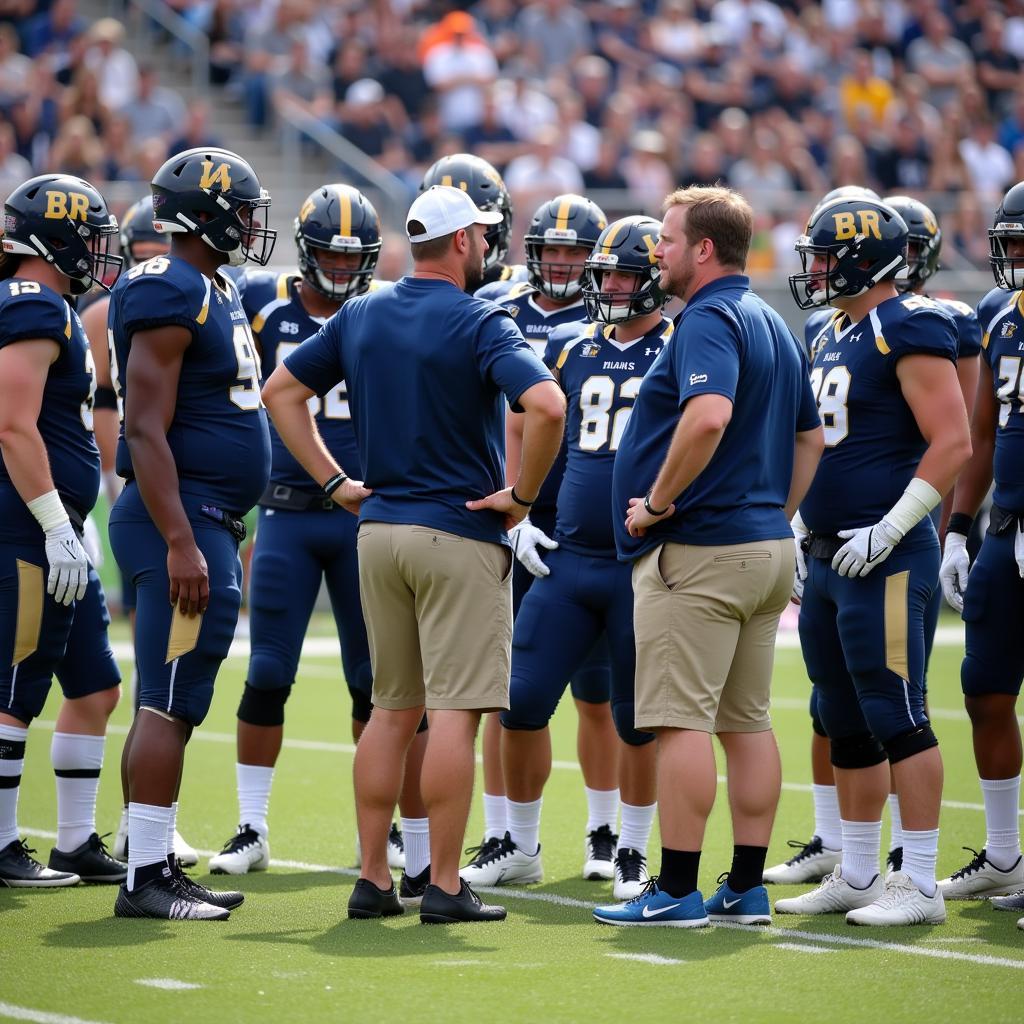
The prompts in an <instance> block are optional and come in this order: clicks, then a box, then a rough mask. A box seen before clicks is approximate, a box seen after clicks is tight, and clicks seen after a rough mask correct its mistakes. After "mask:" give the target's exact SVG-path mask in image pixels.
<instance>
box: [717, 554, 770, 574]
mask: <svg viewBox="0 0 1024 1024" xmlns="http://www.w3.org/2000/svg"><path fill="white" fill-rule="evenodd" d="M771 557H772V553H771V552H770V551H759V550H756V549H755V550H751V551H729V552H727V553H725V554H721V555H715V559H714V561H715V565H732V564H738V567H739V568H740V570H741V571H742V570H743V568H744V567H745V565H744V563H747V562H761V561H765V560H766V559H771Z"/></svg>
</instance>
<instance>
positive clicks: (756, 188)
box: [729, 129, 793, 205]
mask: <svg viewBox="0 0 1024 1024" xmlns="http://www.w3.org/2000/svg"><path fill="white" fill-rule="evenodd" d="M777 150H778V138H777V137H776V136H775V135H774V133H772V132H770V131H767V130H765V129H761V130H759V131H757V132H755V133H754V144H753V147H752V148H751V150H750V154H749V156H745V157H743V158H742V159H741V160H737V161H736V163H735V164H733V166H732V168H731V169H730V171H729V184H730V185H731V186H732V187H733V188H734V189H736V191H737V192H742V193H743V194H744V195H745V196H748V197H749V198H750V199H751V202H752V203H754V205H757V199H756V197H757V196H758V195H759V194H764V193H769V196H768V197H766V198H763V199H762V200H761V201H762V202H764V201H766V199H767V201H770V200H771V198H773V197H772V196H771V195H770V194H771V193H776V194H777V193H782V192H788V191H790V190H791V189H792V188H793V181H792V179H791V178H790V176H789V172H788V171H787V170H786V168H785V167H783V166H782V164H781V163H779V161H778V159H777V157H776V152H777Z"/></svg>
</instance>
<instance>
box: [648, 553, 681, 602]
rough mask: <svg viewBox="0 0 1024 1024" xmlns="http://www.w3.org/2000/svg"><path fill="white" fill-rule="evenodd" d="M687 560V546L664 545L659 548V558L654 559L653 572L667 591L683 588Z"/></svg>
mask: <svg viewBox="0 0 1024 1024" xmlns="http://www.w3.org/2000/svg"><path fill="white" fill-rule="evenodd" d="M685 560H686V545H685V544H662V545H661V547H660V548H658V556H657V558H655V559H653V563H654V564H653V570H654V575H655V576H656V577H657V580H658V582H659V583H660V584H661V585H662V587H664V588H665V590H668V591H669V592H672V591H675V590H678V589H679V588H680V587H681V586H682V584H683V563H684V562H685Z"/></svg>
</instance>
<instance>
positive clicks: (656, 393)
mask: <svg viewBox="0 0 1024 1024" xmlns="http://www.w3.org/2000/svg"><path fill="white" fill-rule="evenodd" d="M708 394H714V395H724V396H725V397H726V398H728V399H729V400H730V401H731V402H732V403H733V411H732V419H731V420H730V422H729V425H728V426H727V427H726V428H725V433H724V434H723V435H722V439H721V442H720V443H719V446H718V449H717V450H716V451H715V454H714V455H713V456H712V458H711V461H710V463H708V465H707V467H706V468H705V469H704V471H703V472H702V473H701V474H700V475H699V476H698V477H697V479H696V480H694V481H693V483H692V484H691V485H690V486H689V487H687V488H686V490H684V491H683V493H682V494H679V495H677V496H676V497H675V498H674V499H673V502H674V504H675V506H676V511H675V514H674V515H673V516H671V517H669V518H668V519H666V520H664V521H662V522H659V523H657V524H656V525H655V526H653V527H651V528H650V529H649V530H648V531H647V533H646V535H645V536H643V537H630V536H629V534H628V532H627V531H626V526H625V518H626V509H627V507H628V504H629V499H630V498H636V497H642V496H643V495H645V494H646V493H647V492H648V490H650V488H651V487H652V485H653V484H654V481H655V478H656V477H657V475H658V471H659V470H660V468H661V466H662V463H663V462H664V461H665V456H666V454H667V453H668V448H669V444H670V443H671V441H672V435H673V434H674V432H675V429H676V426H677V424H678V423H679V418H680V416H681V414H682V410H683V409H684V407H685V406H686V403H687V402H688V401H689V400H690V399H691V398H694V397H695V396H697V395H708ZM819 422H820V421H819V419H818V412H817V408H816V406H815V402H814V394H813V392H812V390H811V385H810V382H809V379H808V373H807V360H806V357H805V356H804V354H803V352H802V351H801V349H800V346H799V344H798V343H797V341H796V339H795V338H794V337H793V335H792V333H791V332H790V330H789V328H788V327H787V326H786V324H785V322H784V321H783V319H782V317H781V316H779V314H778V313H776V312H775V310H773V309H772V308H771V307H770V306H768V305H767V303H765V302H764V301H763V300H762V299H760V298H759V297H758V296H757V295H755V294H754V293H753V292H751V291H750V282H749V279H748V278H747V277H745V276H743V275H739V274H736V275H729V276H728V277H722V278H718V279H717V280H715V281H712V282H711V283H709V284H706V285H705V286H704V287H703V288H701V289H700V290H699V291H698V292H697V293H696V294H695V295H694V296H693V297H692V298H691V299H690V301H689V303H688V304H687V306H686V308H685V309H684V310H683V312H682V313H681V314H680V317H679V321H678V323H677V325H676V330H675V334H674V335H673V337H672V340H671V341H670V342H669V344H668V345H667V346H666V347H665V348H664V349H663V350H662V352H661V354H660V355H659V356H658V358H657V359H656V360H655V361H654V365H653V366H652V367H651V369H650V370H649V371H648V373H647V376H646V377H644V381H643V384H641V385H640V391H639V394H638V395H637V398H636V403H635V404H634V406H633V414H632V416H630V419H629V423H628V424H627V426H626V430H625V433H624V434H623V436H622V441H621V442H620V444H619V449H618V452H617V453H616V456H615V469H614V475H613V480H612V517H613V521H614V523H615V543H616V548H617V550H618V555H619V558H621V559H623V560H625V561H632V560H633V559H636V558H638V557H639V556H640V555H642V554H644V552H646V551H649V550H651V549H652V548H654V547H657V546H658V545H659V544H662V543H664V542H665V541H673V542H675V543H679V544H701V545H719V544H722V545H725V544H745V543H749V542H751V541H759V540H774V539H779V538H783V537H789V536H790V535H791V531H790V526H789V523H788V521H787V520H786V515H785V511H784V508H785V504H786V498H787V497H788V496H789V487H790V483H791V480H792V475H793V443H794V436H795V434H796V433H797V432H798V431H804V430H813V429H814V428H815V427H816V426H818V424H819ZM659 500H663V499H662V498H660V497H659Z"/></svg>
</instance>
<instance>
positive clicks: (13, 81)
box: [0, 22, 32, 106]
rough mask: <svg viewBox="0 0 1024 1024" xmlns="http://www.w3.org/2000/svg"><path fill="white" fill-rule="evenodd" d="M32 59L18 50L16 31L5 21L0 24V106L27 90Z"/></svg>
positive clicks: (5, 104) (30, 75)
mask: <svg viewBox="0 0 1024 1024" xmlns="http://www.w3.org/2000/svg"><path fill="white" fill-rule="evenodd" d="M31 77H32V61H31V60H29V58H28V57H26V56H25V54H23V53H19V52H18V33H17V32H15V31H14V26H13V25H9V24H7V23H6V22H5V23H3V24H0V106H7V104H8V103H10V102H11V100H13V99H14V98H15V97H16V96H22V95H24V93H25V92H27V91H28V88H29V82H30V80H31Z"/></svg>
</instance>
